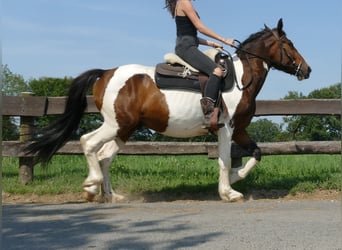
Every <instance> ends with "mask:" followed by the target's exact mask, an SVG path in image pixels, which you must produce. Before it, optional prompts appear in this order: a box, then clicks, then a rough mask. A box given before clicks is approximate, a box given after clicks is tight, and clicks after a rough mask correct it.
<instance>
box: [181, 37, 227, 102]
mask: <svg viewBox="0 0 342 250" xmlns="http://www.w3.org/2000/svg"><path fill="white" fill-rule="evenodd" d="M198 45H199V44H198V39H197V38H196V37H192V36H181V37H177V41H176V49H175V52H176V54H177V55H178V56H179V57H180V58H182V59H183V60H184V61H186V62H187V63H188V64H190V65H191V66H192V67H194V68H196V69H198V70H199V71H201V72H203V73H205V74H206V75H208V76H209V80H208V83H207V85H206V87H205V90H204V96H205V97H210V98H211V99H212V100H213V101H216V100H217V98H218V94H219V88H220V84H221V82H222V78H221V77H219V76H217V75H215V74H214V73H213V72H214V69H215V68H217V64H216V63H215V62H214V61H213V60H212V59H211V58H209V57H208V56H207V55H205V54H204V53H203V52H202V51H200V50H199V49H198Z"/></svg>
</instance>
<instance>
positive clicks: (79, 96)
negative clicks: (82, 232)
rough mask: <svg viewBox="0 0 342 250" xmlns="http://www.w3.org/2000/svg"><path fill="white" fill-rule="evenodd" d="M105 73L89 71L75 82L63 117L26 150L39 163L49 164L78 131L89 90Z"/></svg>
mask: <svg viewBox="0 0 342 250" xmlns="http://www.w3.org/2000/svg"><path fill="white" fill-rule="evenodd" d="M104 72H106V70H102V69H93V70H89V71H86V72H84V73H83V74H81V75H80V76H78V77H77V78H75V79H74V80H73V82H72V83H71V86H70V89H69V93H68V99H67V102H66V106H65V110H64V113H63V115H62V116H61V117H59V118H58V119H57V121H56V122H55V123H53V124H51V125H49V126H47V127H45V128H43V129H42V130H40V131H39V134H40V135H41V136H39V137H38V139H37V140H36V141H35V142H33V143H31V144H30V145H28V146H27V148H26V152H27V153H33V154H36V155H37V162H42V163H48V162H49V161H50V160H51V158H52V156H53V155H54V154H55V153H56V152H57V150H58V149H60V148H61V147H62V146H63V145H64V144H65V143H66V142H67V141H68V140H69V139H70V138H71V136H72V135H73V133H74V132H75V131H76V130H77V129H78V125H79V123H80V121H81V118H82V115H83V113H84V110H85V109H86V107H87V93H88V90H89V89H90V88H91V87H92V86H93V85H94V83H95V81H96V80H97V79H98V78H99V77H101V76H102V75H103V74H104Z"/></svg>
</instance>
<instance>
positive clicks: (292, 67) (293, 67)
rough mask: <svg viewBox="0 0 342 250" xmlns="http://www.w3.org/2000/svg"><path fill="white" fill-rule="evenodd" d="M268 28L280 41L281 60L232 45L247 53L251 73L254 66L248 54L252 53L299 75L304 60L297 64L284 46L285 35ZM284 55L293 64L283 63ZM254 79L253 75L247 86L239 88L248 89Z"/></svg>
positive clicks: (268, 62)
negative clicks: (279, 34)
mask: <svg viewBox="0 0 342 250" xmlns="http://www.w3.org/2000/svg"><path fill="white" fill-rule="evenodd" d="M266 30H268V31H270V32H271V33H272V35H273V36H274V37H275V38H276V39H277V42H278V44H279V53H280V62H279V61H274V60H272V59H271V58H269V57H264V56H260V55H257V54H255V53H252V52H250V51H248V50H245V49H243V48H242V47H241V46H238V47H237V46H232V47H233V48H235V49H236V51H240V52H242V53H244V54H245V55H246V60H247V63H248V65H249V68H250V71H251V73H252V68H251V64H250V58H249V56H248V55H251V56H253V57H255V58H259V59H261V60H263V61H264V62H266V63H267V64H268V65H270V66H271V67H274V68H276V66H277V67H279V68H283V69H284V70H287V71H290V72H295V73H294V76H296V77H297V76H298V74H299V72H302V68H301V67H302V61H301V62H300V63H299V64H298V65H296V62H295V60H294V58H293V57H292V56H291V55H289V53H288V52H287V50H286V49H285V48H284V47H283V42H282V40H283V39H284V37H285V35H283V36H281V37H279V36H278V35H277V34H276V33H275V32H274V31H273V30H271V29H270V28H268V27H266ZM234 42H236V43H238V44H240V45H241V42H240V41H239V40H234ZM284 55H285V56H286V57H287V58H288V59H289V60H290V61H292V65H288V64H285V63H283V58H284ZM251 75H252V74H251ZM252 81H253V77H252V79H251V80H250V81H249V83H248V84H247V85H245V86H244V87H242V88H240V87H239V86H238V88H239V89H240V90H244V89H246V88H248V87H249V86H250V84H251V83H252Z"/></svg>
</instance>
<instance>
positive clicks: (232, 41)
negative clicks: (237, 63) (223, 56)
mask: <svg viewBox="0 0 342 250" xmlns="http://www.w3.org/2000/svg"><path fill="white" fill-rule="evenodd" d="M222 42H224V43H225V44H227V45H230V46H232V47H233V46H234V39H230V38H223V40H222Z"/></svg>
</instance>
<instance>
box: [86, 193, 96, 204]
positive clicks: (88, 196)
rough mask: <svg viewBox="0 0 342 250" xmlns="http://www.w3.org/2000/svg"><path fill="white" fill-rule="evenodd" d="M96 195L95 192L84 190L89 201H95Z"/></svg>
mask: <svg viewBox="0 0 342 250" xmlns="http://www.w3.org/2000/svg"><path fill="white" fill-rule="evenodd" d="M95 196H96V194H94V193H89V192H87V191H84V192H83V197H84V199H86V200H87V201H89V202H93V201H94V199H95Z"/></svg>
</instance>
